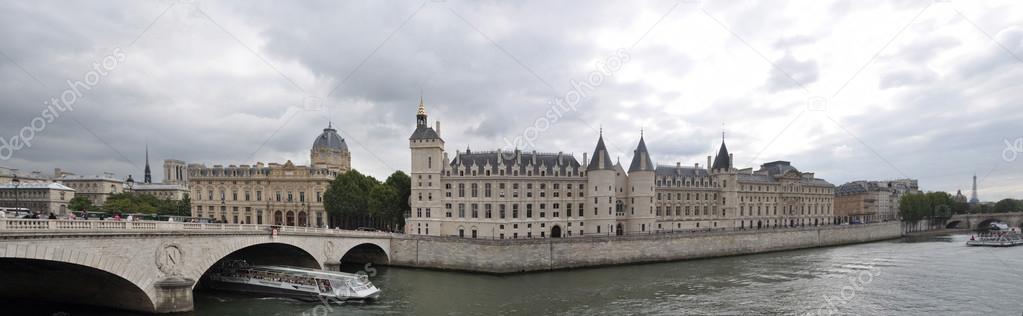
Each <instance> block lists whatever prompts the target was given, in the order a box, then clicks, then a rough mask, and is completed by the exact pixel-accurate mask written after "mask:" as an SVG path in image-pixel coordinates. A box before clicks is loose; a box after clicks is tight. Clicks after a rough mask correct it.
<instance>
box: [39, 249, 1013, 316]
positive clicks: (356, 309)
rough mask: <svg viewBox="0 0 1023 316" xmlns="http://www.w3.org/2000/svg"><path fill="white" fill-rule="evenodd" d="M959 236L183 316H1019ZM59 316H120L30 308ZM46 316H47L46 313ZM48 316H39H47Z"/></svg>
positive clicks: (277, 302)
mask: <svg viewBox="0 0 1023 316" xmlns="http://www.w3.org/2000/svg"><path fill="white" fill-rule="evenodd" d="M968 238H969V235H954V236H935V237H922V238H918V239H916V240H910V239H901V240H893V241H884V242H875V243H869V244H859V245H850V246H842V247H831V248H819V249H807V250H798V251H787V252H776V253H768V254H759V255H750V256H739V257H728V258H716V259H705V260H692V261H681V262H670V263H656V264H641V265H630V266H616V267H601V268H591V269H577V270H565V271H554V272H541V273H527V274H517V275H506V276H497V275H483V274H472V273H460V272H442V271H430V270H419V269H404V268H386V267H374V269H375V270H376V272H377V273H376V275H375V276H374V277H372V278H371V280H372V281H373V282H374V284H376V285H377V286H378V287H380V288H381V289H383V291H384V292H383V295H382V297H381V298H380V299H379V300H377V301H376V302H373V303H365V304H345V305H331V306H330V307H329V308H328V307H325V306H321V305H319V304H316V303H306V302H298V301H293V300H288V299H276V298H257V297H252V296H246V295H239V294H233V293H224V292H208V291H200V292H196V296H195V301H196V302H195V303H196V311H195V312H193V313H191V315H542V314H558V315H622V314H629V315H632V314H638V315H679V314H701V315H702V314H799V315H805V314H823V315H827V314H830V313H832V312H833V313H835V314H857V315H978V314H993V315H1020V314H1021V313H1023V300H1021V298H1023V247H1015V248H986V247H967V246H965V242H966V239H968ZM32 308H33V309H34V310H35V311H39V312H43V313H49V312H60V311H65V310H66V311H65V312H66V315H90V314H95V315H109V314H124V315H127V314H125V313H123V312H113V311H110V310H102V309H93V308H81V307H78V308H74V307H68V306H52V307H51V306H34V307H32ZM51 314H52V313H51ZM47 315H50V314H47Z"/></svg>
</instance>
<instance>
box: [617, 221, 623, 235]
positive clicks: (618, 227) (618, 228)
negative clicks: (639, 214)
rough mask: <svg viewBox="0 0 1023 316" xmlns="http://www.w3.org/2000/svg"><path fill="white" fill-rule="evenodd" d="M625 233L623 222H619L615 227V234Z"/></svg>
mask: <svg viewBox="0 0 1023 316" xmlns="http://www.w3.org/2000/svg"><path fill="white" fill-rule="evenodd" d="M623 234H625V227H623V226H622V223H618V226H617V227H615V235H618V236H621V235H623Z"/></svg>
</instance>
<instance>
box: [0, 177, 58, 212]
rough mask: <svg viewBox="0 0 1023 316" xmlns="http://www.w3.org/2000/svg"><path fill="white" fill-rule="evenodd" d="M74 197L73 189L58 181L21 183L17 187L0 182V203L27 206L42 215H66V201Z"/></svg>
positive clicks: (6, 205)
mask: <svg viewBox="0 0 1023 316" xmlns="http://www.w3.org/2000/svg"><path fill="white" fill-rule="evenodd" d="M74 197H75V190H74V189H72V188H69V187H67V186H64V185H63V184H60V183H42V182H32V183H21V184H20V185H18V186H17V187H15V186H14V184H12V183H3V184H0V205H3V206H4V207H15V208H27V209H29V211H31V212H36V213H40V214H42V215H43V216H47V215H49V214H54V215H56V216H67V213H68V203H70V202H71V199H72V198H74Z"/></svg>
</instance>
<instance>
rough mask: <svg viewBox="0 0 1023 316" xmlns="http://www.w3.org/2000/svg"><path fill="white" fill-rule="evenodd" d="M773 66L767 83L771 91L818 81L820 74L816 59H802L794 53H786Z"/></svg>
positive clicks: (793, 87) (794, 87)
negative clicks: (798, 58)
mask: <svg viewBox="0 0 1023 316" xmlns="http://www.w3.org/2000/svg"><path fill="white" fill-rule="evenodd" d="M773 66H774V67H772V68H771V72H770V76H769V77H768V79H767V83H766V85H767V90H768V91H770V92H779V91H783V90H788V89H796V88H799V87H800V86H804V87H805V86H808V85H810V84H812V83H814V82H816V81H817V77H818V76H819V75H820V74H819V72H820V67H819V66H818V65H817V62H816V61H813V60H804V61H800V60H797V59H796V58H795V56H792V54H785V57H782V58H781V59H779V60H777V61H775V62H774V63H773Z"/></svg>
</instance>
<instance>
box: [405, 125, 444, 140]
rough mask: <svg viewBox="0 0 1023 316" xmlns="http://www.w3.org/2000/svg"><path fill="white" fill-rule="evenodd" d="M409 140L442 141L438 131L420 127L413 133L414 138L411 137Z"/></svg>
mask: <svg viewBox="0 0 1023 316" xmlns="http://www.w3.org/2000/svg"><path fill="white" fill-rule="evenodd" d="M408 139H409V140H417V139H440V135H437V131H434V130H433V128H432V127H426V126H420V127H417V128H416V131H415V132H412V136H409V138H408Z"/></svg>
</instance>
